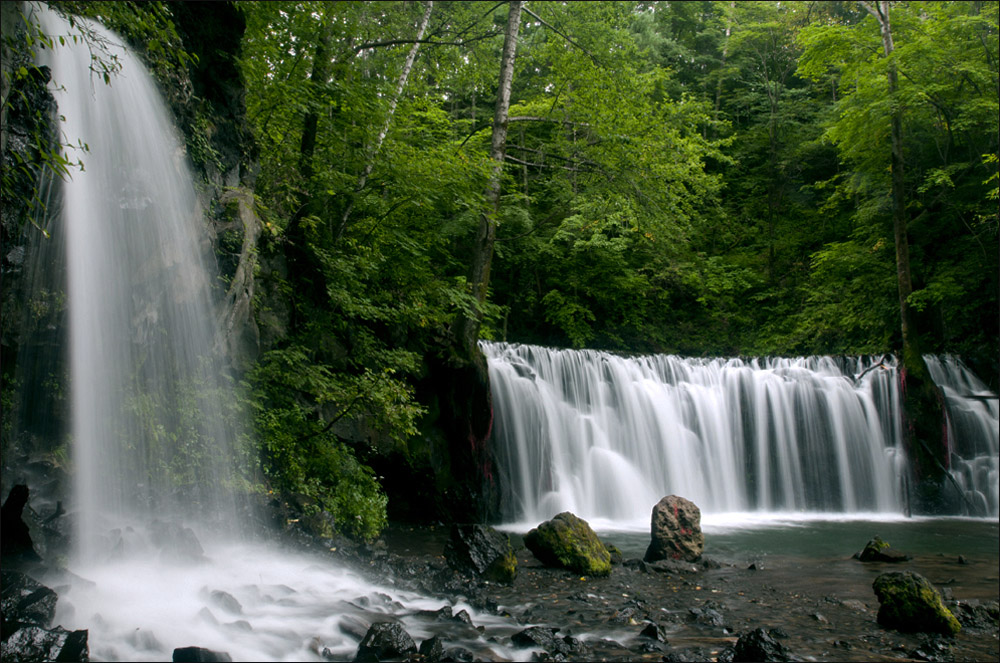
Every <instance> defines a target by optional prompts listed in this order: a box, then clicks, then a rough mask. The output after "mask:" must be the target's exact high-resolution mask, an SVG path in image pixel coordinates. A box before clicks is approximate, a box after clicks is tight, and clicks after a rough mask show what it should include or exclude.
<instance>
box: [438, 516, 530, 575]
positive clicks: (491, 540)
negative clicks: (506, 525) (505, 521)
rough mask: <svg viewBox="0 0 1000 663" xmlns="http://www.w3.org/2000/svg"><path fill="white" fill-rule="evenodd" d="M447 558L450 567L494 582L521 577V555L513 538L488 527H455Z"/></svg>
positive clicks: (449, 542)
mask: <svg viewBox="0 0 1000 663" xmlns="http://www.w3.org/2000/svg"><path fill="white" fill-rule="evenodd" d="M444 556H445V559H446V560H447V561H448V566H450V567H451V568H453V569H455V570H456V571H460V572H463V573H470V574H472V575H475V576H480V577H482V578H484V579H486V580H491V581H493V582H499V583H506V584H510V583H512V582H514V578H516V577H517V556H515V555H514V550H513V549H512V548H511V546H510V538H509V537H508V536H507V535H506V534H502V533H500V532H498V531H496V530H495V529H493V528H492V527H488V526H486V525H453V526H452V528H451V535H450V537H449V539H448V543H447V544H445V548H444Z"/></svg>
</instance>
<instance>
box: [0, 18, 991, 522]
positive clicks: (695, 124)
mask: <svg viewBox="0 0 1000 663" xmlns="http://www.w3.org/2000/svg"><path fill="white" fill-rule="evenodd" d="M50 4H51V5H52V6H54V7H56V8H57V9H60V10H62V11H65V12H71V13H75V14H79V15H85V16H90V17H93V18H97V19H98V20H101V21H102V22H104V23H106V24H107V25H109V26H110V27H112V28H113V29H115V30H117V31H118V32H119V33H120V34H122V35H123V36H125V38H126V39H128V40H129V42H130V43H131V44H132V45H133V46H134V47H135V48H136V49H137V50H139V52H140V53H141V54H142V55H143V57H144V58H145V60H146V61H147V63H148V64H149V66H150V68H151V69H152V71H153V72H154V73H155V74H156V75H157V77H158V79H159V80H160V83H161V85H162V87H163V89H164V92H165V95H166V96H167V98H168V99H169V100H170V101H171V104H172V106H173V109H174V111H175V114H176V115H177V117H178V119H179V123H180V125H181V128H182V130H183V134H184V137H185V140H186V143H187V150H188V156H189V158H190V160H191V162H192V163H193V165H194V167H195V169H196V171H197V172H198V174H199V175H198V176H199V180H200V182H201V188H202V190H203V196H204V198H205V200H206V201H208V202H207V206H208V209H209V215H208V216H209V217H210V220H211V221H212V223H213V228H214V230H215V232H216V242H215V254H216V258H217V260H218V263H219V266H220V270H221V273H222V281H221V282H220V283H219V285H218V288H219V293H220V297H221V298H223V299H224V300H225V302H226V304H227V306H228V307H229V309H228V310H229V312H230V313H231V314H232V313H233V311H235V310H236V309H238V308H239V307H238V303H239V300H240V298H241V297H242V298H243V299H244V300H245V302H244V303H245V304H246V312H245V314H244V317H243V319H242V320H237V319H236V318H233V317H232V316H231V318H230V319H229V322H230V325H231V327H232V329H231V330H230V331H233V330H235V331H233V333H232V338H231V339H230V341H231V342H230V345H229V350H230V353H229V356H230V367H229V370H230V373H231V375H232V377H233V379H234V381H236V382H238V383H239V384H240V385H241V386H242V387H243V392H242V393H243V394H244V395H243V396H242V397H241V402H240V404H239V406H240V412H242V414H241V415H240V416H246V417H248V418H250V419H252V420H253V422H254V427H253V428H254V430H253V431H250V432H248V435H247V440H246V444H247V445H248V449H249V451H248V453H249V455H250V456H252V458H253V459H254V463H255V465H256V468H257V470H258V475H257V476H258V477H259V479H258V481H259V484H260V486H261V489H262V490H265V491H267V490H269V491H272V492H277V493H280V494H282V495H286V496H287V495H296V496H299V498H298V499H299V500H300V506H301V505H302V504H304V505H305V506H304V508H305V510H306V511H309V512H317V511H318V512H322V513H327V514H330V515H331V516H332V519H333V521H334V522H336V524H337V525H336V527H337V528H338V529H341V530H342V531H344V532H346V533H348V534H350V535H352V536H355V537H357V538H362V539H370V538H372V537H374V536H376V535H377V534H378V532H379V531H380V530H381V529H382V527H384V525H385V523H386V518H387V515H392V516H395V517H401V518H410V519H416V520H435V519H439V518H447V517H450V518H471V517H475V516H477V515H479V516H481V515H482V509H479V507H476V509H479V512H477V513H473V512H474V511H475V509H474V508H473V507H472V506H470V504H473V503H475V502H476V501H477V500H480V501H481V498H482V495H481V492H482V491H481V490H480V487H479V486H477V485H475V482H472V483H469V479H468V477H467V476H466V475H467V474H468V473H469V472H470V471H472V472H474V473H479V474H482V473H483V472H484V471H486V472H487V474H488V470H489V468H488V463H485V464H484V461H483V459H482V458H480V457H478V456H476V454H477V453H480V452H478V451H476V450H475V449H473V451H472V452H461V453H459V452H458V451H456V445H460V444H461V443H462V442H463V441H462V440H458V441H457V442H456V440H455V439H454V438H455V437H456V436H458V437H461V435H460V433H456V431H455V430H454V427H449V425H448V424H447V423H445V422H444V420H445V419H447V418H448V417H452V416H453V413H452V410H453V409H454V406H455V402H454V396H455V394H454V393H452V395H451V397H450V398H449V397H446V396H444V395H443V394H444V392H446V391H447V389H444V390H443V389H442V384H443V383H444V382H445V381H446V380H448V379H449V378H448V375H449V373H448V371H450V370H453V369H454V368H455V366H457V365H461V364H463V363H469V362H473V363H474V361H475V358H473V357H471V356H470V353H471V351H469V350H468V348H464V349H463V344H462V338H461V337H462V336H463V334H464V333H465V332H463V331H462V330H463V329H464V328H465V327H467V326H468V325H469V323H470V321H471V324H472V329H473V331H474V332H477V334H476V335H477V337H479V338H483V339H491V340H498V341H511V342H523V343H535V344H541V345H548V346H560V347H580V348H582V347H587V348H596V349H604V350H611V351H620V352H628V353H653V352H656V353H676V354H682V355H692V356H733V355H743V356H760V355H804V354H833V355H842V354H850V355H855V354H874V355H879V354H884V353H897V354H898V353H899V352H900V351H901V350H902V348H903V338H902V336H901V320H900V315H901V306H902V307H903V310H907V309H908V310H909V311H910V312H911V313H912V315H913V326H914V329H915V331H916V334H917V335H918V336H919V339H920V349H921V351H922V352H931V353H945V352H949V353H955V354H957V355H960V356H961V357H962V358H963V359H964V361H965V362H966V363H967V364H968V365H969V366H970V367H971V368H972V369H973V370H974V371H975V372H977V373H978V374H979V375H980V376H981V377H982V378H983V379H984V380H986V381H987V382H989V383H990V385H991V387H992V388H993V389H994V390H996V388H997V381H998V357H1000V351H998V347H1000V346H998V343H1000V319H998V315H1000V313H998V311H1000V307H998V271H1000V269H998V258H1000V250H998V214H997V207H998V174H997V173H998V170H997V166H998V114H1000V108H998V100H1000V82H998V57H1000V54H998V51H1000V45H998V34H1000V32H998V12H1000V5H998V3H997V2H896V3H863V2H726V1H721V2H566V3H562V2H531V3H517V2H513V3H507V2H498V3H494V2H441V1H437V2H433V3H431V2H337V3H333V2H237V3H157V2H150V3H138V2H115V3H87V2H78V3H74V2H53V3H50ZM882 6H888V7H889V9H887V11H889V12H890V15H891V36H892V40H893V43H894V49H893V50H891V51H888V50H887V49H886V48H885V44H884V40H883V37H884V33H883V32H880V23H879V21H878V20H877V12H876V11H874V9H877V8H879V7H882ZM515 8H516V10H517V11H518V12H519V15H518V16H517V17H516V19H517V20H516V21H514V20H509V19H510V18H511V14H512V12H513V11H514V10H515ZM28 23H30V21H29V22H28ZM512 29H513V30H514V35H513V37H514V38H513V39H512V35H511V31H512ZM80 30H81V37H80V38H86V34H85V32H86V31H85V29H84V28H82V27H81V28H80ZM4 39H5V48H7V49H10V51H11V52H13V53H14V56H13V57H14V59H15V60H17V58H18V57H20V58H22V59H23V61H24V62H25V65H24V66H15V67H13V68H12V69H11V70H10V71H11V72H12V74H11V75H10V76H8V72H7V69H6V68H5V95H4V113H5V122H6V121H7V120H10V121H11V122H13V121H14V120H17V119H18V118H19V117H20V120H19V121H21V122H22V123H26V124H28V125H30V124H31V122H30V121H28V120H30V119H31V118H32V117H36V115H37V117H36V119H37V122H36V125H37V126H36V128H35V129H34V130H35V131H38V132H42V131H43V129H44V125H45V122H44V121H43V118H42V117H41V113H36V111H37V110H38V109H37V108H34V107H32V103H31V102H30V101H29V100H30V98H31V97H30V95H25V94H21V93H20V91H23V90H26V89H28V88H29V87H30V86H31V85H32V84H33V81H35V79H37V78H38V77H37V76H35V75H34V73H33V68H32V67H31V66H30V58H29V55H30V53H31V51H32V50H33V49H37V48H39V47H42V48H44V47H50V48H57V47H59V44H58V36H53V35H42V34H38V33H37V32H36V31H33V30H32V28H31V26H30V25H27V28H26V29H24V30H22V31H21V32H20V33H19V34H18V35H17V36H13V35H10V34H5V36H4ZM505 43H506V44H508V45H509V44H516V52H515V51H514V50H513V49H505ZM95 48H96V57H95V71H96V72H97V74H98V75H99V76H104V77H105V78H106V80H107V81H108V82H109V84H111V85H114V80H113V78H114V75H115V74H114V68H115V63H114V61H113V60H111V61H108V60H104V59H102V58H101V56H100V49H99V45H95ZM5 57H6V56H5ZM505 64H506V65H507V66H506V67H504V66H503V65H505ZM502 69H507V70H509V71H508V74H509V79H506V82H505V79H503V77H502V76H501V70H502ZM890 71H894V72H898V78H897V80H896V82H895V83H894V84H893V83H890V80H891V79H892V76H890V75H889V74H890ZM36 82H37V81H36ZM505 88H506V91H507V93H509V108H507V109H506V114H507V117H506V121H503V122H500V123H497V122H495V117H499V116H497V113H498V112H499V111H498V108H499V106H500V105H502V103H498V100H501V101H502V97H503V94H504V89H505ZM10 90H13V91H14V93H12V94H10V93H8V92H9V91H10ZM25 118H28V119H27V120H26V119H25ZM894 118H895V119H897V120H898V122H899V127H898V128H899V138H900V141H901V142H900V145H899V147H900V150H901V153H900V154H901V161H900V162H898V163H899V164H900V166H896V165H895V163H894V161H893V156H892V147H893V140H892V138H893V131H894V127H893V122H894ZM500 124H502V125H503V126H504V127H505V128H506V135H505V136H500V139H501V144H500V146H499V148H500V149H499V150H498V145H497V139H498V136H497V133H498V132H497V131H496V130H495V127H499V126H500ZM39 127H41V128H39ZM40 135H41V133H39V136H40ZM64 139H65V140H68V141H69V144H56V145H55V146H54V147H51V146H48V145H47V144H46V143H45V141H43V140H41V139H39V140H36V141H34V142H33V143H32V141H27V143H26V144H24V145H22V146H21V148H20V149H21V151H20V152H18V151H17V149H15V147H16V146H15V147H10V146H7V145H5V148H4V159H5V171H4V186H3V195H4V208H5V213H4V214H5V216H4V228H3V230H4V244H5V246H8V245H17V244H18V243H24V242H25V241H27V240H26V239H25V237H27V236H28V235H31V234H32V233H35V234H38V233H39V231H40V230H42V229H44V221H38V220H37V219H38V218H39V217H37V216H34V217H33V216H32V210H33V209H34V210H37V209H38V208H39V207H40V205H41V200H40V199H39V198H38V192H37V190H36V189H34V188H33V186H34V185H33V184H32V182H34V181H35V176H36V175H37V173H38V172H39V170H41V169H42V168H46V167H47V168H51V169H52V170H54V171H57V172H63V174H64V175H65V176H72V172H73V169H74V168H78V167H79V163H78V162H80V161H82V162H83V163H84V164H85V163H86V153H85V151H84V150H78V151H74V150H73V146H72V145H71V143H72V137H66V138H64ZM84 167H85V166H84ZM894 168H895V170H894ZM894 174H896V175H900V176H901V180H900V182H898V183H897V184H898V185H899V186H900V187H901V188H900V189H897V190H896V193H894V186H893V182H892V179H893V175H894ZM900 192H901V193H900ZM894 202H898V203H899V205H900V207H899V209H900V210H902V211H901V212H900V213H901V214H904V215H905V219H904V227H905V230H906V234H905V235H904V237H905V240H906V243H907V246H908V250H909V267H910V274H911V278H912V292H910V293H909V294H908V295H905V296H904V297H903V301H902V302H901V301H900V290H899V275H898V272H897V267H898V260H897V245H898V241H895V239H894V218H893V213H894ZM10 209H16V210H17V214H11V213H9V211H8V210H10ZM14 217H17V218H14ZM30 218H34V219H36V220H35V221H33V222H26V219H30ZM484 233H485V234H484ZM484 237H486V240H487V241H486V244H488V251H487V252H486V253H484V248H483V247H484V243H483V242H484ZM4 253H5V254H6V253H7V249H5V250H4ZM487 254H488V255H487ZM484 267H485V276H484V274H483V268H484ZM4 268H5V283H4V289H5V291H7V292H5V296H4V302H5V309H4V313H5V315H4V318H5V321H9V320H10V319H11V316H10V315H8V310H9V309H8V308H6V307H7V302H8V300H10V299H11V297H10V296H8V295H10V292H12V291H13V290H16V279H14V280H12V279H11V278H10V275H11V274H15V275H16V269H15V267H14V266H12V265H9V264H8V262H7V258H5V263H4ZM234 293H235V294H234ZM49 295H50V296H51V298H52V302H49V303H48V304H46V303H45V302H41V303H39V302H35V303H32V304H31V305H30V306H28V307H24V304H23V302H22V303H21V307H22V308H25V309H26V310H31V311H36V318H39V319H41V317H42V316H41V314H37V311H38V310H39V308H38V307H39V306H42V308H43V309H45V310H49V309H54V310H59V309H60V308H61V307H62V308H64V306H65V304H64V302H62V303H60V302H59V301H57V300H58V297H57V296H56V295H52V293H49ZM43 305H44V306H43ZM46 307H48V308H46ZM18 317H19V318H20V315H18ZM236 317H237V318H238V317H239V316H236ZM11 324H13V323H11ZM36 324H37V325H38V326H39V328H40V326H41V322H37V323H36ZM4 327H5V333H4V353H5V355H6V356H5V361H4V362H3V363H4V369H3V370H4V394H5V399H8V398H9V396H8V394H10V393H12V392H13V391H14V390H15V388H16V386H17V384H16V383H17V379H18V378H17V377H16V376H15V375H14V374H13V373H12V372H11V371H9V370H8V369H9V367H10V366H12V365H13V364H12V362H11V361H7V359H10V358H11V357H14V356H16V355H17V352H18V351H19V350H21V349H22V347H21V346H24V345H25V344H27V343H29V342H30V341H29V340H28V339H29V337H30V334H25V333H24V332H23V331H22V332H19V335H18V333H14V332H12V331H10V330H9V327H10V325H9V324H7V323H6V322H5V325H4ZM12 339H13V340H12ZM459 384H461V382H460V383H459ZM454 390H455V388H454V387H453V388H452V391H454ZM53 398H57V399H58V398H61V397H56V396H53ZM8 404H9V403H8ZM56 406H58V403H57V404H56ZM7 409H8V408H6V407H5V410H7ZM234 416H235V415H234ZM15 424H16V425H19V426H21V427H22V428H27V429H30V428H31V425H30V422H24V421H21V422H13V423H12V422H11V418H10V417H7V416H5V422H4V425H5V428H7V429H8V430H5V437H8V436H9V435H10V434H11V430H10V428H9V427H11V426H14V425H15ZM8 439H9V438H8ZM48 445H49V447H50V448H54V447H55V446H57V443H55V442H50V443H48ZM473 446H475V444H473ZM50 450H51V449H50ZM462 453H465V455H466V456H469V454H470V453H471V454H472V456H470V457H464V459H463V458H460V456H461V455H462ZM469 497H471V498H473V499H472V502H468V501H467V500H466V498H469ZM462 509H466V511H463V510H462ZM487 511H488V509H487Z"/></svg>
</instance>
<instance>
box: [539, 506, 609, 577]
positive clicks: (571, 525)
mask: <svg viewBox="0 0 1000 663" xmlns="http://www.w3.org/2000/svg"><path fill="white" fill-rule="evenodd" d="M524 544H525V545H526V546H527V547H528V550H530V551H531V552H532V554H534V556H535V557H537V558H538V559H539V560H540V561H541V562H542V563H544V564H548V565H550V566H559V567H563V568H567V569H570V570H572V571H574V572H576V573H581V574H584V575H591V576H606V575H609V574H610V573H611V554H610V553H609V552H608V549H607V548H605V546H604V544H603V543H602V542H601V540H600V539H599V538H598V537H597V534H595V533H594V530H592V529H591V528H590V525H589V524H587V521H585V520H582V519H580V518H578V517H576V516H575V515H573V514H572V513H570V512H568V511H565V512H563V513H560V514H559V515H557V516H556V517H555V518H553V519H552V520H549V521H546V522H544V523H542V524H541V525H539V526H538V527H536V528H535V529H533V530H531V531H530V532H528V534H527V535H526V536H525V537H524Z"/></svg>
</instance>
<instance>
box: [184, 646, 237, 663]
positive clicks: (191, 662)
mask: <svg viewBox="0 0 1000 663" xmlns="http://www.w3.org/2000/svg"><path fill="white" fill-rule="evenodd" d="M171 660H172V661H174V662H175V663H226V662H227V661H232V660H233V657H232V656H230V655H229V654H227V653H226V652H224V651H213V650H211V649H205V648H204V647H178V648H177V649H175V650H174V653H173V656H172V657H171Z"/></svg>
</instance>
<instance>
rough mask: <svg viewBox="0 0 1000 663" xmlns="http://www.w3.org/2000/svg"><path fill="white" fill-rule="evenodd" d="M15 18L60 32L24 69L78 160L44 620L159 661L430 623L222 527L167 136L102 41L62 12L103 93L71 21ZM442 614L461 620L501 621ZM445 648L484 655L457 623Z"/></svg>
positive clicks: (278, 650)
mask: <svg viewBox="0 0 1000 663" xmlns="http://www.w3.org/2000/svg"><path fill="white" fill-rule="evenodd" d="M32 20H34V21H36V22H37V23H38V24H39V26H40V29H41V31H42V32H43V33H45V34H46V35H48V36H50V37H51V38H52V39H53V41H54V42H56V43H59V41H60V40H59V37H63V38H64V39H63V40H62V41H65V45H57V46H56V47H55V48H54V49H52V50H50V51H43V52H42V54H41V58H40V59H41V62H39V64H41V65H45V66H48V67H49V68H50V69H51V72H52V78H53V83H54V85H53V94H54V96H55V98H56V100H57V102H58V106H59V114H60V116H61V117H62V118H63V119H61V121H60V132H61V134H62V135H63V137H64V140H68V141H70V142H72V143H76V141H77V140H80V141H82V142H84V143H87V144H88V145H89V152H87V153H86V154H85V155H83V160H84V165H85V170H83V171H81V172H74V173H73V177H72V179H71V181H68V182H65V183H61V184H59V183H57V184H59V186H58V187H57V188H60V189H61V190H60V192H59V193H58V195H56V196H54V197H53V200H54V201H55V200H58V201H59V202H58V203H57V204H53V205H52V206H51V208H52V209H55V208H58V212H57V216H56V218H53V219H52V220H51V221H52V225H51V229H52V234H53V235H54V236H55V237H58V238H60V239H62V238H65V241H64V242H60V244H59V246H62V245H63V244H65V246H66V252H67V256H66V262H67V268H66V271H67V276H66V282H67V283H68V286H67V299H68V306H69V311H70V314H69V327H70V338H71V340H70V341H69V343H70V345H71V348H70V350H69V354H70V373H71V377H70V380H71V382H72V389H71V400H72V451H71V455H72V459H73V465H74V472H73V474H74V477H75V482H76V487H75V490H74V498H73V499H72V500H71V501H70V504H69V509H68V511H69V515H68V516H67V517H71V518H74V519H75V521H76V523H77V526H76V530H77V535H78V536H77V541H78V546H77V550H76V553H75V554H74V555H73V559H71V560H70V569H71V570H72V574H64V573H59V572H55V575H54V576H53V577H52V578H50V579H49V580H48V582H50V583H51V584H53V585H57V586H59V588H60V589H59V602H58V607H57V612H56V620H55V623H57V624H60V625H61V626H63V627H65V628H68V629H88V630H89V638H90V640H89V644H90V652H91V656H92V658H93V659H94V660H128V661H141V660H151V661H156V660H169V659H170V658H171V653H172V651H173V650H174V649H175V648H178V647H186V646H201V647H207V648H210V649H213V650H217V651H224V652H228V653H229V654H230V655H231V656H232V657H233V658H234V660H250V661H262V660H316V661H321V660H330V659H331V657H332V658H333V659H339V660H353V658H354V655H355V653H356V651H357V649H358V643H359V640H360V637H361V636H360V635H359V634H358V632H357V631H358V628H359V627H358V624H359V623H360V624H371V623H373V622H376V621H397V620H398V621H401V622H403V623H404V624H406V628H407V630H408V631H409V633H411V634H412V635H413V636H415V637H420V638H424V637H429V636H430V635H433V634H435V633H441V632H448V629H449V626H448V624H447V623H443V622H441V620H436V621H435V619H434V614H435V613H434V612H432V611H434V610H438V609H440V608H441V607H442V603H443V602H442V601H441V600H439V599H438V600H435V599H431V598H428V597H425V596H421V595H419V594H415V593H412V592H403V591H399V590H396V589H393V588H391V587H390V585H391V584H392V581H391V580H390V579H384V580H383V582H382V583H380V584H373V583H372V582H370V581H367V580H365V579H363V578H362V577H361V576H360V575H359V574H357V573H353V572H351V571H349V570H347V569H345V568H343V567H342V566H341V565H338V564H336V563H333V562H331V561H330V560H322V559H318V558H315V557H310V556H307V555H305V554H301V553H294V552H288V551H284V550H279V549H277V548H276V547H274V546H272V545H269V544H268V543H266V542H264V541H262V540H258V539H255V538H253V537H245V536H242V535H241V531H240V530H241V528H240V526H239V523H240V518H239V515H240V513H241V512H242V510H241V509H239V508H237V506H238V505H237V500H236V498H235V497H234V495H237V494H239V492H240V488H241V482H242V484H243V485H242V488H243V489H244V490H245V488H246V485H245V481H244V475H243V474H242V472H241V471H240V469H239V467H238V463H236V459H237V458H238V457H239V456H240V451H239V449H237V448H235V446H236V441H237V440H236V438H237V437H238V435H239V434H240V426H239V422H238V421H235V420H234V416H232V411H231V408H232V406H233V401H234V396H233V394H232V393H231V392H230V391H229V390H228V389H227V385H226V382H225V381H224V380H222V379H220V378H218V377H217V375H218V371H219V358H218V357H216V355H215V351H214V349H213V348H214V325H215V320H216V316H215V314H214V310H213V304H212V301H211V297H210V284H211V282H212V279H213V278H214V277H213V276H212V275H211V270H210V269H208V267H209V265H210V261H208V260H204V259H202V258H201V256H203V255H205V254H206V253H207V252H208V251H209V250H210V246H209V242H208V241H207V237H206V234H205V232H204V228H203V227H202V219H201V217H200V214H199V209H198V206H197V204H196V196H195V192H194V189H193V185H192V179H191V176H190V174H189V173H188V170H187V168H186V166H185V163H184V156H183V150H182V148H181V144H180V142H179V141H178V139H177V136H176V133H175V131H174V128H173V126H172V124H171V122H170V119H169V116H168V114H167V112H166V110H165V108H164V107H163V103H162V101H161V100H160V98H159V95H158V94H157V91H156V88H155V85H154V83H153V81H152V79H151V78H150V76H149V74H148V73H147V72H146V70H145V69H144V67H143V66H142V64H141V63H140V62H139V61H138V60H137V58H136V57H135V56H134V55H133V54H132V53H131V52H130V51H128V49H126V48H125V47H123V46H120V45H119V44H120V39H119V38H118V37H117V36H116V35H114V34H113V33H111V32H109V31H107V30H105V29H104V28H102V27H101V26H99V25H97V24H95V23H92V22H89V21H84V20H81V19H76V21H77V23H76V25H77V26H83V29H84V30H85V31H86V32H87V33H88V35H89V37H90V38H91V42H92V43H93V40H95V39H96V40H97V41H98V42H101V43H103V48H106V49H107V53H106V54H105V56H109V55H114V56H115V57H116V58H117V59H118V62H119V63H120V65H121V69H120V72H119V73H118V74H117V75H115V76H113V77H112V78H111V82H110V84H109V85H106V84H105V83H104V82H103V81H102V80H100V77H97V76H91V71H90V69H89V65H90V63H91V52H90V50H89V49H88V47H87V46H86V45H85V44H84V43H83V42H80V43H76V42H77V40H74V39H73V38H72V37H73V35H76V36H77V37H79V36H80V32H79V31H78V28H77V29H74V28H72V27H71V26H70V25H69V23H68V22H67V21H65V20H64V19H63V18H62V17H61V16H59V15H58V14H56V13H55V12H53V11H51V10H49V9H47V8H45V7H41V6H36V7H34V8H33V18H32ZM50 248H54V246H53V247H50ZM53 253H54V252H53V251H36V252H35V255H37V256H43V257H44V256H48V257H49V258H52V259H55V258H53V257H52V254H53ZM46 269H48V270H49V271H52V268H51V267H50V266H44V267H43V269H39V270H32V273H35V274H38V273H41V272H44V271H45V270H46ZM56 271H59V272H60V273H61V267H60V269H59V270H56ZM52 281H53V279H49V280H47V281H45V283H44V285H43V286H40V287H52ZM27 377H28V378H32V377H33V378H34V379H36V380H37V379H41V377H42V376H30V375H28V376H27ZM32 389H34V387H32ZM32 393H33V392H32ZM30 406H31V404H30V403H29V404H28V407H30ZM455 607H456V612H457V610H458V609H459V608H461V609H465V610H467V611H468V612H469V613H471V614H472V615H473V616H474V618H475V619H476V622H477V623H478V624H496V623H499V622H500V621H501V620H500V618H497V617H492V616H489V615H483V614H480V613H478V612H477V611H475V610H473V609H472V608H471V607H470V606H469V605H468V604H463V603H459V604H457V605H456V606H455ZM421 611H427V612H428V614H430V615H431V616H430V617H427V616H426V614H421ZM460 626H462V627H463V628H464V625H460ZM362 628H363V627H362ZM454 628H457V627H454ZM362 633H363V631H362ZM5 638H6V635H5ZM450 639H451V641H453V642H456V643H462V644H464V645H465V646H466V647H469V648H471V649H473V650H475V651H478V652H493V653H491V654H490V656H495V655H496V654H495V652H496V651H498V650H499V651H503V648H502V647H497V646H495V645H493V644H490V643H487V642H486V640H485V638H484V637H483V636H481V635H480V634H479V632H478V631H474V630H473V631H472V632H465V633H464V634H455V635H453V636H452V637H450ZM5 643H6V640H5ZM5 647H6V644H5ZM5 651H6V650H5ZM507 658H512V656H511V655H508V656H507Z"/></svg>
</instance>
